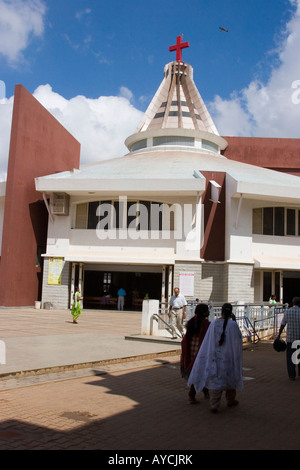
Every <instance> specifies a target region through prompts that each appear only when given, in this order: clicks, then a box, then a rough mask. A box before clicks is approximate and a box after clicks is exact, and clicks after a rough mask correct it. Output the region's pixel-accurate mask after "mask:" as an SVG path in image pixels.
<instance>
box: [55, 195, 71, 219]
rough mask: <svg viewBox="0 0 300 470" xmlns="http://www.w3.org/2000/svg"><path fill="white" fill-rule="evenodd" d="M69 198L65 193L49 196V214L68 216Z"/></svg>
mask: <svg viewBox="0 0 300 470" xmlns="http://www.w3.org/2000/svg"><path fill="white" fill-rule="evenodd" d="M69 200H70V196H69V195H68V194H66V193H53V194H52V196H51V212H52V214H54V215H69Z"/></svg>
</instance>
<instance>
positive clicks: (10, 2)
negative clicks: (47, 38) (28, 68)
mask: <svg viewBox="0 0 300 470" xmlns="http://www.w3.org/2000/svg"><path fill="white" fill-rule="evenodd" d="M0 11H1V15H0V55H2V56H3V57H5V59H7V61H8V63H9V64H10V65H11V66H16V65H17V64H19V63H20V62H21V63H22V62H24V56H23V51H24V50H25V49H26V47H27V46H28V44H29V42H30V40H31V38H32V37H33V36H37V37H40V36H41V35H42V34H43V31H44V15H45V12H46V7H45V5H44V3H43V2H42V1H41V0H27V1H26V2H24V0H0Z"/></svg>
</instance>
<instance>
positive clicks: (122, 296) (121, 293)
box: [118, 287, 126, 310]
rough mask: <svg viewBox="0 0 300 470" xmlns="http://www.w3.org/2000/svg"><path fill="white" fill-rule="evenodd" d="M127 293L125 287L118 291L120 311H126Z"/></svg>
mask: <svg viewBox="0 0 300 470" xmlns="http://www.w3.org/2000/svg"><path fill="white" fill-rule="evenodd" d="M125 296H126V291H125V289H123V287H120V289H119V290H118V310H124V303H125Z"/></svg>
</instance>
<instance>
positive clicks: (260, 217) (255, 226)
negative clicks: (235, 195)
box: [252, 207, 300, 236]
mask: <svg viewBox="0 0 300 470" xmlns="http://www.w3.org/2000/svg"><path fill="white" fill-rule="evenodd" d="M252 232H253V233H254V234H262V235H276V236H285V235H286V236H295V235H298V236H299V235H300V210H299V209H290V208H285V207H264V208H258V209H253V211H252Z"/></svg>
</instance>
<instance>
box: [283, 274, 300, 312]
mask: <svg viewBox="0 0 300 470" xmlns="http://www.w3.org/2000/svg"><path fill="white" fill-rule="evenodd" d="M293 297H300V277H299V278H296V277H287V278H285V277H283V303H284V304H285V303H287V304H289V305H292V300H293Z"/></svg>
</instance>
